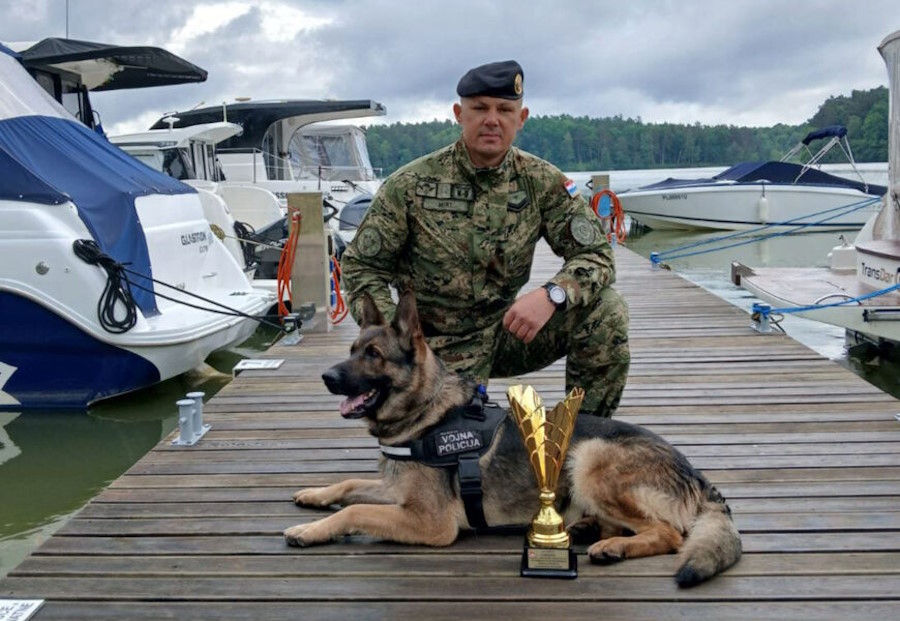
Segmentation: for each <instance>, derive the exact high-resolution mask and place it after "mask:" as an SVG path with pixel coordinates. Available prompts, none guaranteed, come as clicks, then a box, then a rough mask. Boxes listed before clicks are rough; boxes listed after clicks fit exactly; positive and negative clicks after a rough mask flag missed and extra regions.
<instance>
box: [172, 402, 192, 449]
mask: <svg viewBox="0 0 900 621" xmlns="http://www.w3.org/2000/svg"><path fill="white" fill-rule="evenodd" d="M175 405H177V406H178V437H177V438H176V439H174V440H172V444H178V445H183V446H190V445H191V444H193V443H194V400H193V399H179V400H178V401H176V402H175Z"/></svg>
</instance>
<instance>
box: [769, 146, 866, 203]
mask: <svg viewBox="0 0 900 621" xmlns="http://www.w3.org/2000/svg"><path fill="white" fill-rule="evenodd" d="M835 146H837V147H838V148H839V149H840V150H841V151H842V152H843V154H844V157H845V158H847V163H848V164H850V168H852V169H853V172H854V173H856V176H857V177H859V180H860V182H861V183H862V184H863V185H864V186H865V191H866V192H868V191H869V182H868V181H867V180H866V178H865V177H863V175H862V173H861V172H860V171H859V168H857V167H856V160H855V159H854V157H853V150H852V149H851V148H850V141H849V140H848V139H847V136H846V135H844V136H832V138H831V140H829V141H828V142H826V143H825V145H823V146H822V148H821V149H819V150H818V151H817V152H816V153H813V152H812V151H811V150H810V148H809V145H808V143H807V142H806V141H803V142H800V143H798V144H797V145H796V146H794V148H793V149H791V150H790V151H788V152H787V153H785V154H784V156H783V157H782V158H781V160H779V161H781V162H787V161H789V160H790V159H791V158H793V157H794V156H796V155H797V154H798V153H800V152H801V151H806V153H807V155H808V156H809V157H808V159H807V160H806V162H805V163H804V164H803V167H802V168H801V169H800V173H799V174H798V175H797V177H796V178H795V179H794V183H797V182H798V181H799V180H800V178H801V177H803V175H805V174H806V171H807V170H809V169H810V168H815V169H816V170H821V169H822V158H824V157H825V156H826V155H827V154H828V153H829V152H830V151H831V150H832V149H833V148H834V147H835Z"/></svg>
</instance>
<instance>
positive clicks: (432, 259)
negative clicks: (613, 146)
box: [341, 139, 615, 336]
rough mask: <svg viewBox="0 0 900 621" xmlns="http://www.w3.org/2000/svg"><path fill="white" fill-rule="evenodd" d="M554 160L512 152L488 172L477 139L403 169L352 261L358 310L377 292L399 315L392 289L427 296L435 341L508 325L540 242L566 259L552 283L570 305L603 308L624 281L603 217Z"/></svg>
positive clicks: (347, 269) (380, 198) (428, 329)
mask: <svg viewBox="0 0 900 621" xmlns="http://www.w3.org/2000/svg"><path fill="white" fill-rule="evenodd" d="M566 181H567V179H566V177H565V175H563V173H562V172H560V171H559V169H557V168H556V167H554V166H552V165H551V164H549V163H547V162H545V161H544V160H541V159H539V158H537V157H535V156H533V155H531V154H529V153H526V152H524V151H521V150H519V149H516V148H511V149H510V150H509V152H508V153H507V155H506V158H505V159H504V160H503V162H502V163H501V164H500V165H499V166H498V167H496V168H491V169H486V170H483V169H482V170H476V169H475V168H474V167H473V165H472V162H471V160H470V159H469V155H468V152H467V150H466V147H465V145H464V144H463V142H462V140H461V139H460V140H459V141H457V142H456V143H455V144H452V145H450V146H448V147H445V148H443V149H440V150H438V151H435V152H434V153H431V154H429V155H426V156H424V157H422V158H419V159H418V160H416V161H414V162H411V163H410V164H408V165H406V166H404V167H403V168H401V169H399V170H398V171H396V172H395V173H394V174H392V175H391V176H390V177H388V179H386V180H385V182H384V184H383V185H382V186H381V188H380V189H379V190H378V193H377V194H376V195H375V197H374V199H373V200H372V205H371V207H370V208H369V210H368V212H367V214H366V216H365V218H364V219H363V221H362V223H361V225H360V228H359V231H358V233H357V234H356V237H355V238H354V239H353V241H352V242H351V243H350V245H349V246H348V247H347V250H346V251H345V252H344V254H343V256H342V259H341V271H342V274H343V279H344V288H345V290H346V291H348V295H349V304H350V310H351V313H352V314H353V316H354V317H355V318H356V319H357V320H359V317H360V315H359V308H360V306H359V302H360V296H361V295H362V294H363V292H367V293H369V295H371V296H372V298H373V299H374V301H375V304H376V306H378V308H379V309H380V310H381V312H382V313H383V314H384V315H385V317H388V318H390V317H392V316H393V309H394V302H393V301H392V299H391V293H390V289H389V285H393V286H394V287H396V289H397V290H398V291H404V290H405V289H407V288H412V289H413V290H414V291H415V293H416V302H417V305H418V309H419V316H420V317H419V318H420V320H421V322H422V327H423V330H424V332H425V335H426V336H434V335H438V334H441V335H466V334H472V333H473V332H477V331H480V330H483V329H484V328H487V327H489V326H491V325H494V324H497V323H498V322H500V321H501V320H502V318H503V315H504V313H505V312H506V310H507V309H508V308H509V307H510V305H512V303H513V301H514V300H515V298H516V295H517V293H518V292H519V289H521V288H522V286H523V285H524V284H525V283H526V282H527V281H528V279H529V275H530V272H531V263H532V260H533V257H534V249H535V245H536V244H537V242H538V239H539V238H543V239H545V240H546V241H547V243H549V245H550V247H551V249H552V250H553V252H554V253H555V254H557V255H558V256H561V257H563V259H564V260H565V263H564V265H563V266H562V269H560V271H559V272H558V273H557V274H556V275H555V276H554V277H553V278H552V279H551V280H552V281H553V282H555V283H556V284H558V285H560V286H562V287H563V288H564V289H565V290H566V292H567V294H568V303H569V304H570V305H577V304H584V305H588V304H596V303H597V302H598V300H599V299H600V291H601V289H602V288H603V287H606V286H607V285H610V284H612V283H613V282H614V281H615V263H614V258H613V252H612V249H611V247H610V245H609V243H608V242H607V241H606V236H605V235H604V234H603V232H602V228H601V226H600V224H599V220H598V219H597V217H596V216H595V215H594V213H593V211H592V210H591V208H590V206H589V205H588V204H587V202H586V201H585V200H584V199H583V198H582V197H581V196H579V195H577V193H575V194H576V195H575V196H572V195H570V193H569V191H568V190H567V188H566V185H565V184H566Z"/></svg>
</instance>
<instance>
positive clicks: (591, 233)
mask: <svg viewBox="0 0 900 621" xmlns="http://www.w3.org/2000/svg"><path fill="white" fill-rule="evenodd" d="M569 233H570V234H571V235H572V239H574V240H575V241H576V242H578V243H579V244H581V245H582V246H590V245H591V244H593V243H594V242H595V241H596V240H597V230H596V228H595V227H594V224H593V223H592V222H591V221H590V220H588V219H587V218H586V217H585V216H575V217H573V218H572V220H570V221H569Z"/></svg>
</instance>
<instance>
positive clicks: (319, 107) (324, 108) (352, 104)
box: [150, 99, 387, 149]
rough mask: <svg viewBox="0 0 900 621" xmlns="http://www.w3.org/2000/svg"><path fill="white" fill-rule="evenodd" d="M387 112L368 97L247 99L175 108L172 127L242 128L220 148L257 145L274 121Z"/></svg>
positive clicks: (156, 126) (157, 126)
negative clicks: (226, 124) (181, 109)
mask: <svg viewBox="0 0 900 621" xmlns="http://www.w3.org/2000/svg"><path fill="white" fill-rule="evenodd" d="M384 114H387V109H386V108H385V107H384V105H383V104H380V103H378V102H377V101H372V100H371V99H353V100H332V99H283V100H278V101H247V102H239V103H234V104H228V105H227V106H224V105H223V106H210V107H207V108H197V109H196V110H188V111H185V112H176V113H175V114H174V116H176V117H178V121H177V122H176V123H175V127H187V126H189V125H198V124H200V123H214V122H216V121H228V122H230V123H237V124H238V125H240V126H241V127H243V128H244V131H243V133H242V134H241V135H240V136H233V137H232V138H229V139H228V140H226V141H224V142H222V143H220V144H219V147H220V148H223V149H259V148H260V147H261V146H262V143H263V139H264V138H265V135H266V132H267V131H268V130H269V128H270V127H271V126H272V125H273V124H274V123H277V122H278V121H282V120H285V119H294V120H296V127H298V128H299V127H302V126H303V125H308V124H309V123H317V122H319V121H332V120H338V119H354V118H359V117H367V116H382V115H384ZM166 127H168V124H167V123H166V122H165V121H164V120H163V119H160V120H158V121H157V122H156V123H154V124H153V126H152V127H151V128H150V129H164V128H166Z"/></svg>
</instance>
